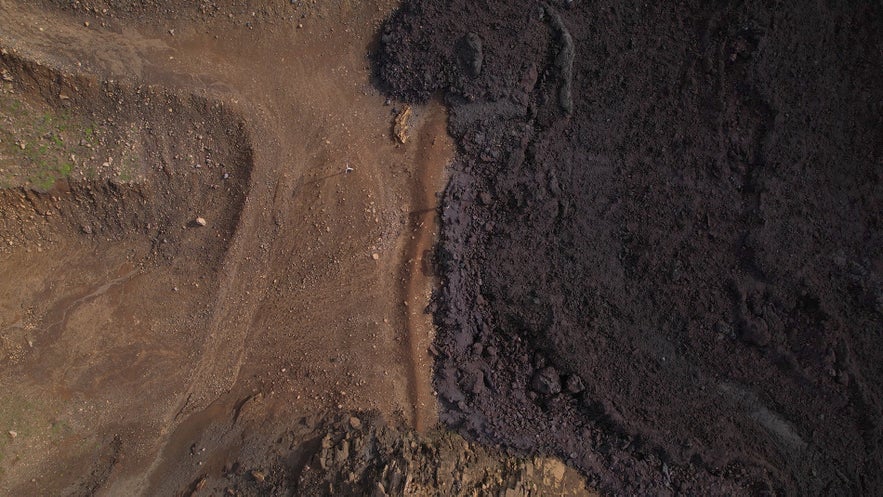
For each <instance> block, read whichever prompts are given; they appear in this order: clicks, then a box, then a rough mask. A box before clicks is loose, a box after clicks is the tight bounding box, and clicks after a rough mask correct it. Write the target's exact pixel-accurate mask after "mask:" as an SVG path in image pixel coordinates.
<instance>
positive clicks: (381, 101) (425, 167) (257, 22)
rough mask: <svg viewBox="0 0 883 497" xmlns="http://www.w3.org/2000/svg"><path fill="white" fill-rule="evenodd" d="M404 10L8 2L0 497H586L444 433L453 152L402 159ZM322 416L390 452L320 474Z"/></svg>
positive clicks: (433, 143) (557, 467)
mask: <svg viewBox="0 0 883 497" xmlns="http://www.w3.org/2000/svg"><path fill="white" fill-rule="evenodd" d="M179 4H182V5H179ZM393 7H395V3H394V2H391V1H371V2H349V1H340V2H326V3H316V2H288V1H285V2H282V1H278V2H272V3H268V2H238V1H230V2H218V3H215V2H198V3H197V2H193V3H187V2H170V1H168V2H167V1H160V2H136V3H133V2H116V1H107V2H102V1H92V2H90V1H81V2H66V1H42V2H18V1H12V0H0V71H2V81H0V85H2V86H0V122H2V132H0V275H2V277H0V384H2V386H3V387H2V389H0V428H2V437H0V494H3V495H94V494H98V495H219V494H221V493H225V492H226V493H228V494H234V495H236V494H240V495H290V494H293V493H297V494H303V495H316V494H321V493H327V494H338V493H337V491H336V490H335V489H336V488H337V489H339V488H342V487H340V485H342V484H343V483H341V482H345V484H346V485H349V486H348V487H345V488H349V489H350V490H351V491H352V492H356V491H357V489H370V490H371V491H375V490H377V491H379V490H378V488H379V489H380V490H382V491H383V492H384V493H388V494H390V495H403V494H413V493H414V492H415V491H418V490H417V489H422V490H419V492H420V493H424V492H425V491H429V489H432V488H437V490H436V492H437V493H438V494H439V495H442V494H444V495H448V494H450V493H461V494H465V493H471V492H473V491H476V489H485V490H488V491H490V489H497V490H499V491H501V492H502V491H504V490H506V489H516V488H518V489H521V490H519V492H522V493H527V492H528V491H533V490H530V489H535V488H549V489H558V490H555V491H556V492H558V491H560V492H564V490H562V488H563V486H566V487H568V488H569V489H570V490H567V492H568V494H572V495H585V494H587V491H586V490H585V487H584V486H583V485H582V484H580V485H573V484H572V483H573V482H574V481H581V480H582V478H581V477H580V476H579V475H578V474H576V473H575V472H574V471H573V470H570V469H565V468H564V466H563V465H561V463H557V462H555V461H553V460H545V459H544V460H536V461H533V462H531V461H528V460H526V459H515V458H510V457H505V456H501V455H500V454H498V453H496V452H494V450H493V449H489V450H485V449H475V450H480V451H481V452H480V453H481V454H483V455H482V456H481V457H482V458H483V459H481V460H479V461H475V460H474V457H473V454H474V453H473V448H471V447H472V446H471V444H470V443H469V442H465V441H463V440H462V439H461V438H459V437H458V436H455V435H445V434H443V433H441V432H436V431H434V427H435V426H436V425H437V409H436V405H437V402H436V399H435V395H434V392H433V388H432V384H431V378H432V374H431V366H432V359H431V357H430V356H429V349H430V344H431V343H432V340H433V338H434V328H433V325H432V317H431V315H429V314H427V313H426V312H425V309H426V306H427V305H428V303H429V297H430V295H431V292H432V288H433V284H434V278H433V274H432V267H431V266H432V265H431V261H430V260H429V259H430V257H429V255H430V253H431V249H432V247H433V244H434V240H435V236H436V233H437V231H438V224H437V220H436V212H437V198H436V192H438V191H440V190H442V189H443V187H444V184H445V181H446V176H445V174H446V173H445V167H446V165H447V164H448V163H449V160H450V158H451V157H452V154H453V146H452V144H451V141H450V139H449V138H448V136H447V134H446V132H445V128H446V119H447V116H446V112H445V109H444V108H443V107H442V106H441V105H440V104H439V103H429V104H427V105H420V106H414V107H413V112H412V115H411V117H410V119H409V120H408V122H407V123H406V132H407V135H408V139H407V140H406V142H405V143H399V141H398V140H396V139H394V137H393V133H392V131H393V129H392V128H393V121H394V118H395V116H396V115H397V114H398V111H399V110H400V109H402V108H403V107H402V104H398V103H396V102H390V101H388V100H387V97H386V96H384V95H381V94H380V93H379V91H378V90H377V89H375V88H374V87H373V86H372V84H371V78H370V76H371V71H370V61H369V58H368V53H369V50H370V47H371V45H372V43H374V36H375V33H376V32H377V31H378V28H379V26H380V22H381V21H382V19H384V17H386V16H388V15H389V13H390V11H391V10H392V8H393ZM333 412H337V413H340V412H359V413H363V414H361V415H362V416H363V417H364V419H365V420H366V421H365V425H364V433H365V435H364V437H368V440H371V442H370V444H372V445H371V446H374V445H375V444H376V445H377V446H378V447H386V448H385V449H383V450H381V451H380V452H377V453H376V454H375V453H373V452H372V453H371V454H368V453H365V454H361V453H360V454H355V453H353V457H355V458H356V459H353V461H351V462H347V461H349V459H348V458H347V457H346V456H343V457H342V459H340V460H339V461H338V462H339V464H338V465H337V466H333V467H332V466H329V465H327V464H325V463H320V467H321V469H322V471H321V472H319V471H318V470H317V469H316V467H315V464H313V465H312V466H310V461H311V460H313V459H314V458H327V457H328V455H327V451H328V450H329V448H330V446H327V447H326V446H325V445H324V442H323V443H317V442H316V441H317V440H318V441H321V440H322V437H323V436H324V435H325V434H326V433H331V434H333V436H334V437H336V438H335V441H334V443H335V444H339V443H341V440H343V439H344V438H346V437H350V438H352V436H354V435H344V434H343V432H342V431H341V429H342V428H341V427H340V426H337V425H333V423H332V420H333V419H334V418H332V417H330V414H329V413H333ZM369 412H370V413H371V414H364V413H369ZM343 416H344V417H343V418H341V419H343V420H344V421H345V423H344V425H346V426H348V428H347V429H348V430H354V429H355V428H354V426H355V425H353V424H352V423H353V422H350V421H347V420H348V419H349V416H348V415H343ZM353 419H356V420H358V418H353ZM346 423H350V424H346ZM344 425H341V426H344ZM360 426H361V425H360ZM323 430H324V431H323ZM357 431H358V433H363V431H362V430H357ZM328 436H332V435H328ZM360 436H362V435H360ZM317 437H318V438H317ZM347 440H349V438H347ZM342 443H344V444H345V445H346V444H347V443H349V442H347V441H344V442H342ZM352 443H354V444H361V445H359V446H360V447H364V446H365V443H368V442H365V441H364V439H363V438H359V439H358V440H356V441H353V442H352ZM403 443H407V444H408V445H407V448H406V449H407V450H405V452H406V453H408V454H412V455H405V456H402V455H401V450H399V448H400V447H402V444H403ZM420 447H428V448H426V450H424V449H422V448H420ZM427 451H432V453H439V454H443V455H445V457H449V459H450V460H451V461H454V462H453V463H452V464H455V465H456V466H457V468H459V470H458V471H460V473H457V472H456V471H455V472H453V473H452V474H451V475H444V476H440V477H436V476H433V474H434V473H432V474H430V472H431V471H430V470H434V469H433V468H432V462H431V458H428V456H426V453H427ZM402 457H406V459H401V458H402ZM359 458H361V459H359ZM317 460H318V459H317ZM393 461H398V462H395V463H393ZM415 461H416V462H415ZM457 461H459V462H457ZM467 461H468V463H467ZM418 462H419V464H418ZM473 463H474V467H471V468H470V467H467V466H469V465H470V464H473ZM390 464H393V465H394V467H395V468H396V469H395V471H396V472H394V473H390V472H388V471H387V470H386V469H384V468H385V467H387V466H388V465H390ZM353 465H355V466H359V468H360V469H359V470H358V471H357V472H356V473H358V474H363V476H362V477H360V478H361V479H359V480H358V481H349V480H348V478H349V477H350V475H351V474H352V471H354V470H353V467H355V466H353ZM526 465H527V466H526ZM311 468H312V469H311ZM343 468H349V469H348V470H347V471H346V472H344V471H343ZM544 468H545V469H544ZM464 472H466V473H469V474H468V475H465V474H464ZM458 474H459V475H460V476H456V475H458ZM550 475H551V476H550ZM436 478H440V479H436ZM544 482H545V483H544ZM510 483H511V485H510ZM375 484H380V485H383V486H382V487H377V488H375V487H376V485H375ZM445 485H447V487H446V486H445ZM452 485H453V486H452ZM519 485H520V486H519ZM537 485H539V486H537ZM543 485H545V486H543ZM377 495H382V493H381V494H377Z"/></svg>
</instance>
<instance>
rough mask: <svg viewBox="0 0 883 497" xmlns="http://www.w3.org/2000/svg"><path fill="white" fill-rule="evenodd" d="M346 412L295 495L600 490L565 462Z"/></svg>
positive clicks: (578, 492)
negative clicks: (588, 484)
mask: <svg viewBox="0 0 883 497" xmlns="http://www.w3.org/2000/svg"><path fill="white" fill-rule="evenodd" d="M354 419H356V420H358V419H359V418H358V417H355V416H345V417H341V418H340V420H339V421H338V422H336V423H334V424H333V425H332V426H331V427H330V428H329V429H328V430H327V432H326V433H325V435H324V436H323V437H322V441H321V444H320V448H319V449H318V451H317V452H316V453H315V454H314V455H313V456H312V458H311V460H310V461H309V462H308V463H307V464H306V465H305V466H304V469H303V472H302V473H301V476H300V478H299V480H298V483H297V489H298V495H372V496H401V495H421V496H434V495H438V496H441V495H445V496H448V495H505V496H527V495H566V496H577V495H595V494H594V493H592V492H591V491H590V490H588V489H587V488H586V485H585V482H584V481H583V479H582V477H581V476H580V475H579V474H578V473H577V472H576V471H575V470H573V469H571V468H568V467H566V466H565V465H564V464H563V463H561V462H560V461H557V460H554V459H548V458H541V457H535V458H532V459H520V458H515V457H510V456H506V455H503V454H500V453H497V452H496V451H494V450H492V449H487V448H483V447H480V446H476V445H474V444H471V443H469V442H467V441H466V440H465V439H463V438H462V437H460V436H459V435H455V434H452V433H441V432H437V433H432V434H429V435H426V436H424V435H420V434H418V433H416V432H414V431H411V430H405V429H397V428H394V427H391V426H389V425H387V424H386V423H385V422H383V420H382V419H380V418H378V417H376V416H373V415H370V416H365V417H364V418H363V419H365V422H364V423H362V422H361V421H360V422H359V423H358V425H359V426H360V427H362V428H363V429H361V430H359V429H356V428H354V427H353V420H354Z"/></svg>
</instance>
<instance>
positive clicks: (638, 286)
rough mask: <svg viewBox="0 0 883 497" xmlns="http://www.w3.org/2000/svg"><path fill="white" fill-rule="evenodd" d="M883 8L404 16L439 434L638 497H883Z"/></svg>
mask: <svg viewBox="0 0 883 497" xmlns="http://www.w3.org/2000/svg"><path fill="white" fill-rule="evenodd" d="M881 16H883V12H881V7H880V4H875V3H872V2H857V3H853V4H848V5H847V4H845V3H840V4H836V3H830V2H786V3H784V4H782V3H779V4H777V5H776V7H775V8H773V9H771V8H770V7H769V5H768V3H766V2H736V3H732V2H731V3H726V2H725V3H709V2H659V3H652V2H651V3H647V2H619V1H613V2H606V1H600V2H589V1H578V0H577V1H566V2H565V1H553V2H547V3H541V2H505V1H490V2H467V1H454V2H450V1H446V2H443V1H421V2H417V1H413V2H406V3H405V4H404V5H403V7H402V8H401V9H400V10H399V11H398V12H397V13H396V15H395V16H394V17H393V18H392V19H391V20H390V21H389V23H388V24H387V25H386V26H385V28H384V31H383V34H382V36H381V40H382V47H381V55H380V57H379V63H378V66H377V67H378V76H379V78H380V80H381V81H383V82H384V83H385V84H386V85H387V90H388V91H390V92H391V93H392V94H394V95H396V96H398V97H400V98H404V99H409V100H412V101H415V102H420V101H423V100H425V99H426V98H428V96H429V95H432V94H435V93H437V92H443V93H444V94H445V102H446V103H447V105H448V106H449V112H450V121H449V122H450V124H449V131H450V133H451V135H452V136H454V138H455V139H456V141H457V150H458V155H457V159H456V161H455V162H454V164H453V167H452V173H451V179H450V184H449V186H448V187H447V189H446V191H445V195H444V198H443V202H442V226H443V228H442V235H441V247H440V249H439V260H440V264H441V266H442V267H441V276H442V280H443V284H442V290H441V292H440V295H439V298H438V299H437V300H436V301H435V304H434V307H435V308H437V314H436V315H437V318H438V323H439V335H438V339H437V347H438V351H439V354H440V355H439V357H438V359H437V363H436V368H437V370H436V380H435V381H436V386H437V388H438V392H439V398H440V401H441V404H442V408H441V414H440V416H441V419H442V421H444V422H445V423H446V424H447V425H448V426H451V427H455V428H457V429H459V430H460V431H461V432H462V433H464V434H467V435H468V436H470V437H472V438H474V439H477V440H480V441H483V442H485V443H488V444H500V445H502V446H504V447H507V448H510V449H512V450H513V451H516V452H519V453H534V452H536V451H539V452H543V453H552V454H556V455H558V456H561V457H564V458H566V459H567V461H568V463H569V464H573V465H574V466H575V467H577V468H579V469H581V470H582V471H584V472H585V473H586V474H587V475H588V476H589V478H590V482H592V483H594V484H596V485H599V487H600V489H601V490H602V491H604V492H609V493H611V494H617V495H673V494H686V495H771V494H776V495H880V494H881V493H883V479H881V475H883V471H881V468H883V416H881V409H883V369H881V365H883V273H881V270H883V251H881V247H883V231H881V217H880V216H881V212H883V209H881V207H883V189H881V179H883V167H881V166H883V164H881V155H880V154H881V150H883V147H881V136H883V126H881V120H880V119H881V115H883V114H881V110H883V109H881V101H883V86H881V84H880V67H881V56H880V54H881V52H880V47H881V39H880V33H881V32H883V30H881V27H883V17H881Z"/></svg>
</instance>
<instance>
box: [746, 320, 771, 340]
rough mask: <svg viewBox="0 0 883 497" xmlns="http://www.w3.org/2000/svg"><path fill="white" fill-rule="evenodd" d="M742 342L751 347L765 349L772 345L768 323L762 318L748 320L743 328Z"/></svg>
mask: <svg viewBox="0 0 883 497" xmlns="http://www.w3.org/2000/svg"><path fill="white" fill-rule="evenodd" d="M741 328H742V329H741V332H742V336H741V338H742V340H743V341H745V342H746V343H749V344H751V345H756V346H758V347H765V346H767V345H769V343H770V338H771V337H770V332H769V328H768V327H767V324H766V321H764V320H763V319H760V318H756V319H746V320H745V321H744V322H742V326H741Z"/></svg>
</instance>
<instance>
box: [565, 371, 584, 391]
mask: <svg viewBox="0 0 883 497" xmlns="http://www.w3.org/2000/svg"><path fill="white" fill-rule="evenodd" d="M564 387H565V388H567V391H568V392H570V393H572V394H578V393H580V392H582V391H583V390H585V389H586V386H585V385H584V384H583V379H582V378H580V377H579V375H576V374H572V375H570V376H568V377H567V381H565V382H564Z"/></svg>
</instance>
